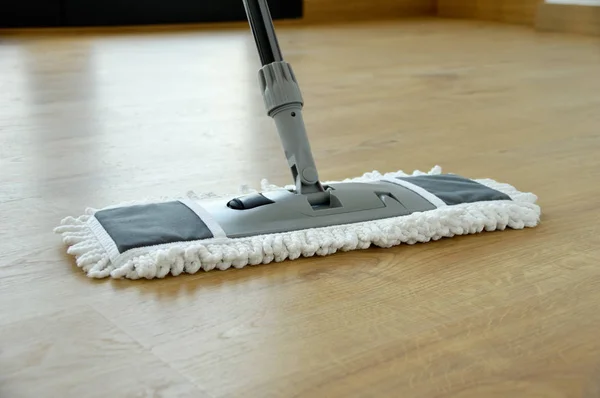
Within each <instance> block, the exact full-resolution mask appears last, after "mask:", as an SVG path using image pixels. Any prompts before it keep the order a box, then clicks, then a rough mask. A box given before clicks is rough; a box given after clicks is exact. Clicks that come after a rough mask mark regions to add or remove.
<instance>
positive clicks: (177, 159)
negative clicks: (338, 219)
mask: <svg viewBox="0 0 600 398" xmlns="http://www.w3.org/2000/svg"><path fill="white" fill-rule="evenodd" d="M119 32H120V31H114V32H112V33H111V34H108V33H102V34H100V33H95V32H78V34H77V35H74V34H73V35H71V34H69V33H62V34H60V33H54V34H52V35H45V34H44V33H41V34H36V33H28V34H17V35H7V36H4V37H3V38H2V39H1V40H0V90H1V91H2V93H3V95H2V96H0V242H1V243H0V247H1V250H0V281H1V288H0V341H2V344H1V345H0V369H1V371H0V396H1V397H3V398H4V397H7V398H14V397H18V398H21V397H27V398H28V397H39V396H44V397H60V398H70V397H77V398H81V397H95V396H102V397H105V396H109V397H115V398H120V397H145V396H157V397H181V396H193V397H204V396H206V397H261V398H263V397H307V398H308V397H371V396H376V397H398V396H401V397H428V398H429V397H442V396H443V397H461V398H462V397H506V396H510V397H513V398H517V397H519V398H520V397H551V398H553V397H561V398H562V397H569V398H570V397H586V398H591V397H597V396H599V395H600V340H599V339H598V336H599V334H598V330H600V311H598V309H599V304H598V303H599V302H600V289H599V288H600V268H599V267H598V264H599V263H598V257H599V255H600V230H599V227H598V225H599V224H600V211H599V210H598V203H599V202H598V199H597V198H598V196H599V195H600V185H599V184H598V182H599V181H600V171H599V170H600V157H598V153H600V152H599V151H600V134H599V133H598V128H597V126H598V125H599V124H600V113H599V112H598V109H599V108H600V97H598V92H600V79H597V74H598V70H600V69H599V68H600V52H598V51H597V39H595V38H590V37H576V36H561V35H559V34H545V33H540V32H535V31H534V30H533V29H529V28H525V27H521V26H508V25H506V26H502V25H497V24H487V23H485V22H481V21H479V22H465V21H456V20H453V21H441V20H411V21H397V22H387V23H381V22H380V23H376V24H368V23H363V24H347V25H344V24H338V25H335V26H311V27H303V26H301V25H296V26H284V25H282V26H281V29H280V30H279V31H278V33H279V35H280V42H281V47H282V49H283V51H284V55H285V57H286V58H287V60H288V61H289V62H291V63H292V65H293V66H294V69H295V71H296V74H297V77H298V79H299V81H300V84H301V87H302V89H303V94H304V97H305V101H306V107H305V117H306V122H307V126H308V134H309V136H310V139H311V143H312V146H313V149H314V153H315V158H316V161H317V164H318V166H319V167H320V172H321V175H322V177H323V178H324V179H341V178H345V177H349V176H356V175H360V174H362V173H363V172H366V171H371V170H374V169H376V170H379V171H382V172H384V171H392V170H398V169H403V170H405V171H412V170H413V169H420V170H428V169H429V168H431V167H432V166H434V165H436V164H439V165H441V166H442V167H443V168H444V170H445V171H448V172H454V173H458V174H462V175H465V176H469V177H473V178H482V177H490V178H494V179H497V180H500V181H505V182H509V183H511V184H514V185H516V187H517V188H519V189H521V190H526V191H532V192H534V193H536V194H537V195H539V198H540V204H541V205H542V209H543V218H542V224H541V225H540V226H539V227H538V228H536V229H531V230H525V231H510V230H508V231H502V232H495V233H483V234H479V235H475V236H465V237H457V238H452V239H446V240H442V241H438V242H435V243H427V244H420V245H415V246H402V247H396V248H391V249H369V250H364V251H357V252H350V253H340V254H336V255H334V256H331V257H325V258H308V259H301V260H297V261H293V262H285V263H281V264H271V265H264V266H257V267H249V268H245V269H242V270H231V271H225V272H218V271H215V272H210V273H202V274H197V275H188V276H179V277H176V278H167V279H164V280H156V281H135V282H134V281H111V280H102V281H95V280H90V279H87V278H85V277H84V276H83V275H82V273H81V272H80V270H79V269H77V268H76V267H75V266H74V265H73V261H72V259H71V258H70V257H69V256H67V255H66V254H65V253H64V247H63V246H62V244H61V243H60V240H59V238H58V237H57V236H54V235H53V234H52V233H51V230H52V228H53V227H54V226H55V225H56V224H57V223H58V222H59V220H60V219H61V218H62V217H64V216H66V215H77V214H79V213H80V212H81V211H83V209H84V208H85V207H86V206H92V207H100V206H104V205H108V204H112V203H115V202H121V201H123V200H130V199H137V198H140V197H147V196H150V197H152V196H160V195H180V194H184V193H185V192H187V191H188V190H194V191H196V192H202V191H214V192H218V193H221V192H231V191H235V190H236V189H237V188H238V187H239V185H241V184H245V183H249V184H251V185H254V186H257V185H258V183H259V181H260V179H261V178H263V177H268V178H269V179H270V180H271V181H273V182H274V183H277V184H285V183H288V182H289V178H290V177H289V172H288V170H287V167H286V164H285V158H284V156H283V154H282V153H281V149H280V144H279V142H278V141H277V132H276V130H275V128H274V126H273V124H272V121H271V120H270V119H269V118H267V117H266V116H265V114H264V108H263V103H262V98H261V97H260V94H259V91H258V87H257V79H256V72H257V69H258V59H257V56H256V51H255V48H254V43H253V41H252V37H251V35H250V34H249V32H248V30H247V29H237V28H236V29H233V28H232V29H220V30H208V29H199V30H193V29H188V30H183V31H173V32H168V31H165V30H164V29H160V30H159V31H157V32H156V33H152V31H151V30H148V29H147V28H146V29H144V31H140V32H136V31H135V30H128V31H127V32H126V33H124V32H122V33H119Z"/></svg>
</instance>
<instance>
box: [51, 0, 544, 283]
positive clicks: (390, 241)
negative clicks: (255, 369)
mask: <svg viewBox="0 0 600 398" xmlns="http://www.w3.org/2000/svg"><path fill="white" fill-rule="evenodd" d="M244 7H245V10H246V15H247V17H248V21H249V24H250V29H251V31H252V33H253V36H254V39H255V40H254V41H255V42H256V46H257V49H258V54H259V56H260V60H261V64H262V67H261V68H260V69H259V73H258V81H259V87H260V90H261V93H262V95H263V99H264V104H265V108H266V111H267V114H268V116H269V117H271V118H272V119H273V120H274V122H275V125H276V128H277V131H278V134H279V137H280V140H281V143H282V146H283V149H284V153H285V157H286V158H287V161H288V165H289V167H290V171H291V174H292V178H293V184H290V185H287V186H283V187H279V186H275V185H272V184H270V183H269V182H268V181H266V180H263V181H262V184H261V188H260V190H252V189H246V190H244V191H242V192H239V193H236V194H230V195H222V196H216V195H211V194H204V195H195V194H192V195H187V196H184V197H178V198H172V199H160V200H141V201H137V202H129V203H121V204H117V205H113V206H108V207H104V208H101V209H93V208H88V209H86V210H85V211H84V214H83V215H81V216H79V217H77V218H75V217H67V218H65V219H63V220H62V221H61V223H60V226H58V227H57V228H55V232H56V233H58V234H60V235H61V236H62V239H63V242H64V243H65V244H66V245H67V252H68V253H69V254H71V255H73V256H74V257H75V260H76V263H77V266H78V267H80V268H81V269H82V270H83V271H84V272H85V273H86V275H87V276H89V277H92V278H108V277H111V278H128V279H141V278H144V279H152V278H164V277H166V276H168V275H172V276H177V275H181V274H194V273H196V272H199V271H201V270H202V271H210V270H226V269H229V268H237V269H240V268H243V267H245V266H249V265H259V264H268V263H271V262H282V261H285V260H295V259H298V258H300V257H310V256H315V255H317V256H327V255H331V254H334V253H336V252H338V251H351V250H357V249H367V248H369V247H371V246H377V247H382V248H390V247H393V246H397V245H400V244H415V243H419V242H420V243H424V242H429V241H435V240H439V239H441V238H449V237H453V236H456V235H466V234H475V233H480V232H483V231H495V230H504V229H506V228H511V229H524V228H526V227H535V226H537V225H538V224H539V221H540V207H539V206H538V205H537V204H536V201H537V197H536V195H534V194H533V193H530V192H521V191H518V190H517V189H516V188H515V187H513V186H512V185H509V184H506V183H501V182H497V181H495V180H492V179H472V178H467V177H463V176H460V175H457V174H452V173H442V170H441V168H440V167H439V166H435V167H433V168H432V169H431V170H429V171H428V172H422V171H419V170H416V171H413V172H412V173H404V172H403V171H396V172H389V173H379V172H378V171H373V172H368V173H365V174H363V175H362V176H357V177H355V178H347V179H345V180H342V181H321V180H320V178H319V174H318V172H317V167H316V165H315V161H314V159H313V155H312V151H311V147H310V144H309V141H308V137H307V134H306V130H305V126H304V121H303V116H302V109H303V105H304V100H303V98H302V94H301V92H300V88H299V85H298V81H297V79H296V76H295V74H294V72H293V70H292V67H291V65H290V64H289V63H288V62H286V61H285V60H284V59H283V57H282V54H281V50H280V48H279V43H278V41H277V37H276V35H275V30H274V27H273V21H272V19H271V15H270V12H269V8H268V4H267V3H266V0H244Z"/></svg>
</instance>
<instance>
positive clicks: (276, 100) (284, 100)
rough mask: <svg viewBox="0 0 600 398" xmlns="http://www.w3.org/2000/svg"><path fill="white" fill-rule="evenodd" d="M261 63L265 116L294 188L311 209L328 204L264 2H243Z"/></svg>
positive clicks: (291, 74) (293, 82) (295, 89)
mask: <svg viewBox="0 0 600 398" xmlns="http://www.w3.org/2000/svg"><path fill="white" fill-rule="evenodd" d="M243 1H244V7H245V8H246V15H247V16H248V22H249V23H250V28H251V30H252V33H253V35H254V41H255V42H256V47H257V48H258V54H259V56H260V60H261V62H262V68H261V69H260V70H259V72H258V75H259V82H260V88H261V92H262V95H263V99H264V101H265V106H266V110H267V114H268V115H269V116H270V117H272V118H273V120H274V121H275V125H276V126H277V131H278V132H279V138H280V139H281V144H282V145H283V149H284V153H285V156H286V158H287V161H288V165H289V167H290V171H291V173H292V178H293V179H294V183H295V185H296V193H299V194H303V195H306V197H307V199H308V202H309V203H310V204H311V205H321V204H323V203H327V202H328V200H329V193H328V192H325V189H324V188H323V186H322V184H321V182H320V181H319V174H318V172H317V166H316V165H315V160H314V159H313V154H312V151H311V148H310V143H309V142H308V136H307V134H306V129H305V126H304V120H303V118H302V107H303V105H304V100H303V99H302V93H301V92H300V87H299V86H298V82H297V81H296V76H295V75H294V72H293V70H292V67H291V66H290V65H289V64H288V63H287V62H285V61H284V60H283V56H282V55H281V50H280V49H279V43H278V42H277V36H276V35H275V28H274V26H273V20H272V18H271V13H270V12H269V6H268V4H267V0H243Z"/></svg>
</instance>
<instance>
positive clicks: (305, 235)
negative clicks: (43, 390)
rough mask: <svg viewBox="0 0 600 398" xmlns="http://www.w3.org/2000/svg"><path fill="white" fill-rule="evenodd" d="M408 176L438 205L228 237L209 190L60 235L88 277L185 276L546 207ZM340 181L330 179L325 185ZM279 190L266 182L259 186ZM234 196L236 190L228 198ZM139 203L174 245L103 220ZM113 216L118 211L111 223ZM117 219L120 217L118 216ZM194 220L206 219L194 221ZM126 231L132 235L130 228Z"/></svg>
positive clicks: (369, 178)
mask: <svg viewBox="0 0 600 398" xmlns="http://www.w3.org/2000/svg"><path fill="white" fill-rule="evenodd" d="M424 175H441V168H440V167H439V166H436V167H434V168H433V169H432V170H431V171H429V172H428V173H424V172H420V171H414V172H413V173H412V174H406V173H404V172H402V171H398V172H393V173H386V174H381V173H379V172H377V171H374V172H371V173H366V174H364V175H363V176H360V177H357V178H351V179H346V180H344V181H343V182H373V181H382V180H383V181H385V180H390V179H395V178H398V177H400V178H402V177H418V176H424ZM410 181H411V179H410V178H404V179H403V182H402V183H403V184H404V186H405V187H408V188H409V189H414V192H415V193H416V194H419V195H421V196H423V197H424V198H427V199H428V200H429V201H430V202H431V203H432V204H433V205H434V206H435V208H434V209H432V210H427V211H421V212H415V213H411V214H409V215H406V216H399V217H392V218H384V219H379V220H373V221H367V222H360V223H352V224H344V225H334V226H328V227H323V228H313V229H304V230H296V231H289V232H282V233H273V234H267V235H257V236H251V237H243V238H229V237H227V236H226V234H224V233H223V230H222V229H221V228H220V227H219V225H217V224H215V222H214V220H211V219H210V215H206V214H202V212H201V209H202V206H195V205H194V204H201V203H202V200H203V198H207V197H211V198H214V197H215V195H212V194H206V195H200V196H199V197H195V198H183V199H172V200H161V201H143V202H136V203H126V204H121V205H117V206H110V207H107V208H104V209H87V210H86V211H85V214H84V215H82V216H80V217H78V218H74V217H67V218H65V219H64V220H62V222H61V225H60V226H59V227H57V228H56V229H55V232H56V233H59V234H61V235H62V238H63V241H64V242H65V244H67V245H68V250H67V252H68V253H69V254H71V255H73V256H75V258H76V262H77V265H78V266H79V267H80V268H81V269H82V270H83V271H84V272H85V273H86V274H87V275H88V276H89V277H93V278H106V277H112V278H129V279H140V278H146V279H152V278H163V277H165V276H167V275H173V276H176V275H180V274H182V273H187V274H193V273H196V272H198V271H200V270H203V271H210V270H213V269H219V270H225V269H228V268H231V267H235V268H242V267H245V266H248V265H258V264H268V263H270V262H273V261H276V262H280V261H284V260H294V259H297V258H299V257H300V256H305V257H309V256H314V255H319V256H325V255H330V254H333V253H335V252H337V251H350V250H356V249H367V248H369V247H370V246H371V245H375V246H379V247H392V246H396V245H400V244H402V243H405V244H414V243H418V242H429V241H431V240H438V239H441V238H444V237H447V238H449V237H452V236H455V235H465V234H474V233H479V232H482V231H494V230H503V229H505V228H512V229H523V228H526V227H535V226H536V225H538V223H539V221H540V214H541V211H540V207H539V206H538V205H537V204H536V201H537V197H536V195H534V194H532V193H526V192H520V191H518V190H517V189H516V188H514V187H513V186H511V185H509V184H504V183H499V182H496V181H494V180H491V179H476V180H475V179H474V180H472V181H473V182H476V183H478V184H481V185H482V186H485V187H488V188H491V189H492V190H494V191H496V192H497V193H499V194H501V195H502V196H503V197H505V198H506V199H502V200H498V199H496V200H479V201H469V202H467V203H456V202H453V203H451V204H448V201H447V200H446V202H445V201H444V200H443V198H441V197H438V196H436V194H435V192H431V191H428V190H427V189H424V188H423V187H420V186H418V185H417V184H412V183H411V182H410ZM415 181H416V179H415ZM334 182H335V181H328V182H325V184H331V183H334ZM396 182H398V181H396ZM279 188H280V187H277V186H274V185H271V184H269V183H268V182H267V181H263V183H262V187H261V191H263V192H264V191H269V190H274V189H279ZM246 191H247V189H246ZM451 194H452V193H450V195H451ZM233 196H235V195H228V196H226V197H233ZM135 205H144V206H148V205H150V207H148V208H149V209H150V210H152V209H155V210H156V214H158V215H157V217H158V218H157V219H161V220H166V224H171V225H172V228H175V229H176V233H175V234H170V235H169V236H168V238H169V239H170V240H168V243H161V244H152V243H151V242H152V241H147V242H150V243H148V244H140V242H144V240H143V238H144V236H146V235H148V234H151V233H152V227H153V225H152V224H150V225H149V224H148V222H147V221H146V223H145V224H144V223H141V224H140V226H141V227H140V228H138V230H137V231H139V236H137V235H136V236H135V239H134V240H131V238H132V237H131V236H128V235H127V234H123V233H121V234H120V235H119V234H117V233H116V232H114V231H116V230H115V229H112V230H111V229H110V225H111V224H110V223H108V222H105V221H104V220H102V219H101V217H99V215H100V214H101V213H100V211H102V210H107V209H111V210H116V212H113V213H116V214H117V215H118V211H119V209H124V208H126V207H128V206H135ZM153 206H154V207H153ZM197 209H200V210H199V211H197ZM165 211H166V212H169V217H168V218H160V216H159V213H160V212H165ZM186 211H187V213H186ZM187 214H189V216H188V215H187ZM172 215H174V216H172ZM205 216H206V217H205ZM114 219H115V216H113V220H112V221H113V222H114ZM116 219H117V220H119V218H118V217H116ZM194 219H198V220H204V222H202V223H198V222H196V223H194V222H193V220H194ZM128 220H129V221H130V220H131V218H130V219H128ZM101 221H102V222H101ZM129 221H128V222H129ZM117 229H118V228H117ZM109 232H110V233H109ZM128 234H129V235H132V233H131V231H129V232H128ZM117 236H118V239H117ZM163 238H164V234H163ZM136 239H137V240H136ZM131 242H137V243H135V244H132V243H131Z"/></svg>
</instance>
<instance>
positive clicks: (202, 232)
mask: <svg viewBox="0 0 600 398" xmlns="http://www.w3.org/2000/svg"><path fill="white" fill-rule="evenodd" d="M95 217H96V219H97V220H98V222H99V223H100V224H101V225H102V227H103V228H104V229H105V230H106V232H107V233H108V235H109V236H110V237H111V238H112V240H113V241H114V242H115V244H116V245H117V249H118V250H119V253H123V252H125V251H127V250H129V249H133V248H136V247H145V246H152V245H161V244H165V243H173V242H185V241H192V240H199V239H210V238H212V237H213V234H212V232H211V231H210V230H209V229H208V227H207V226H206V224H204V222H203V221H202V220H201V219H200V218H199V217H198V216H197V215H196V213H194V212H193V211H192V210H190V208H189V207H187V206H186V205H184V204H183V203H181V202H177V201H175V202H166V203H154V204H146V205H135V206H129V207H120V208H115V209H106V210H100V211H98V212H96V214H95Z"/></svg>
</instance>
